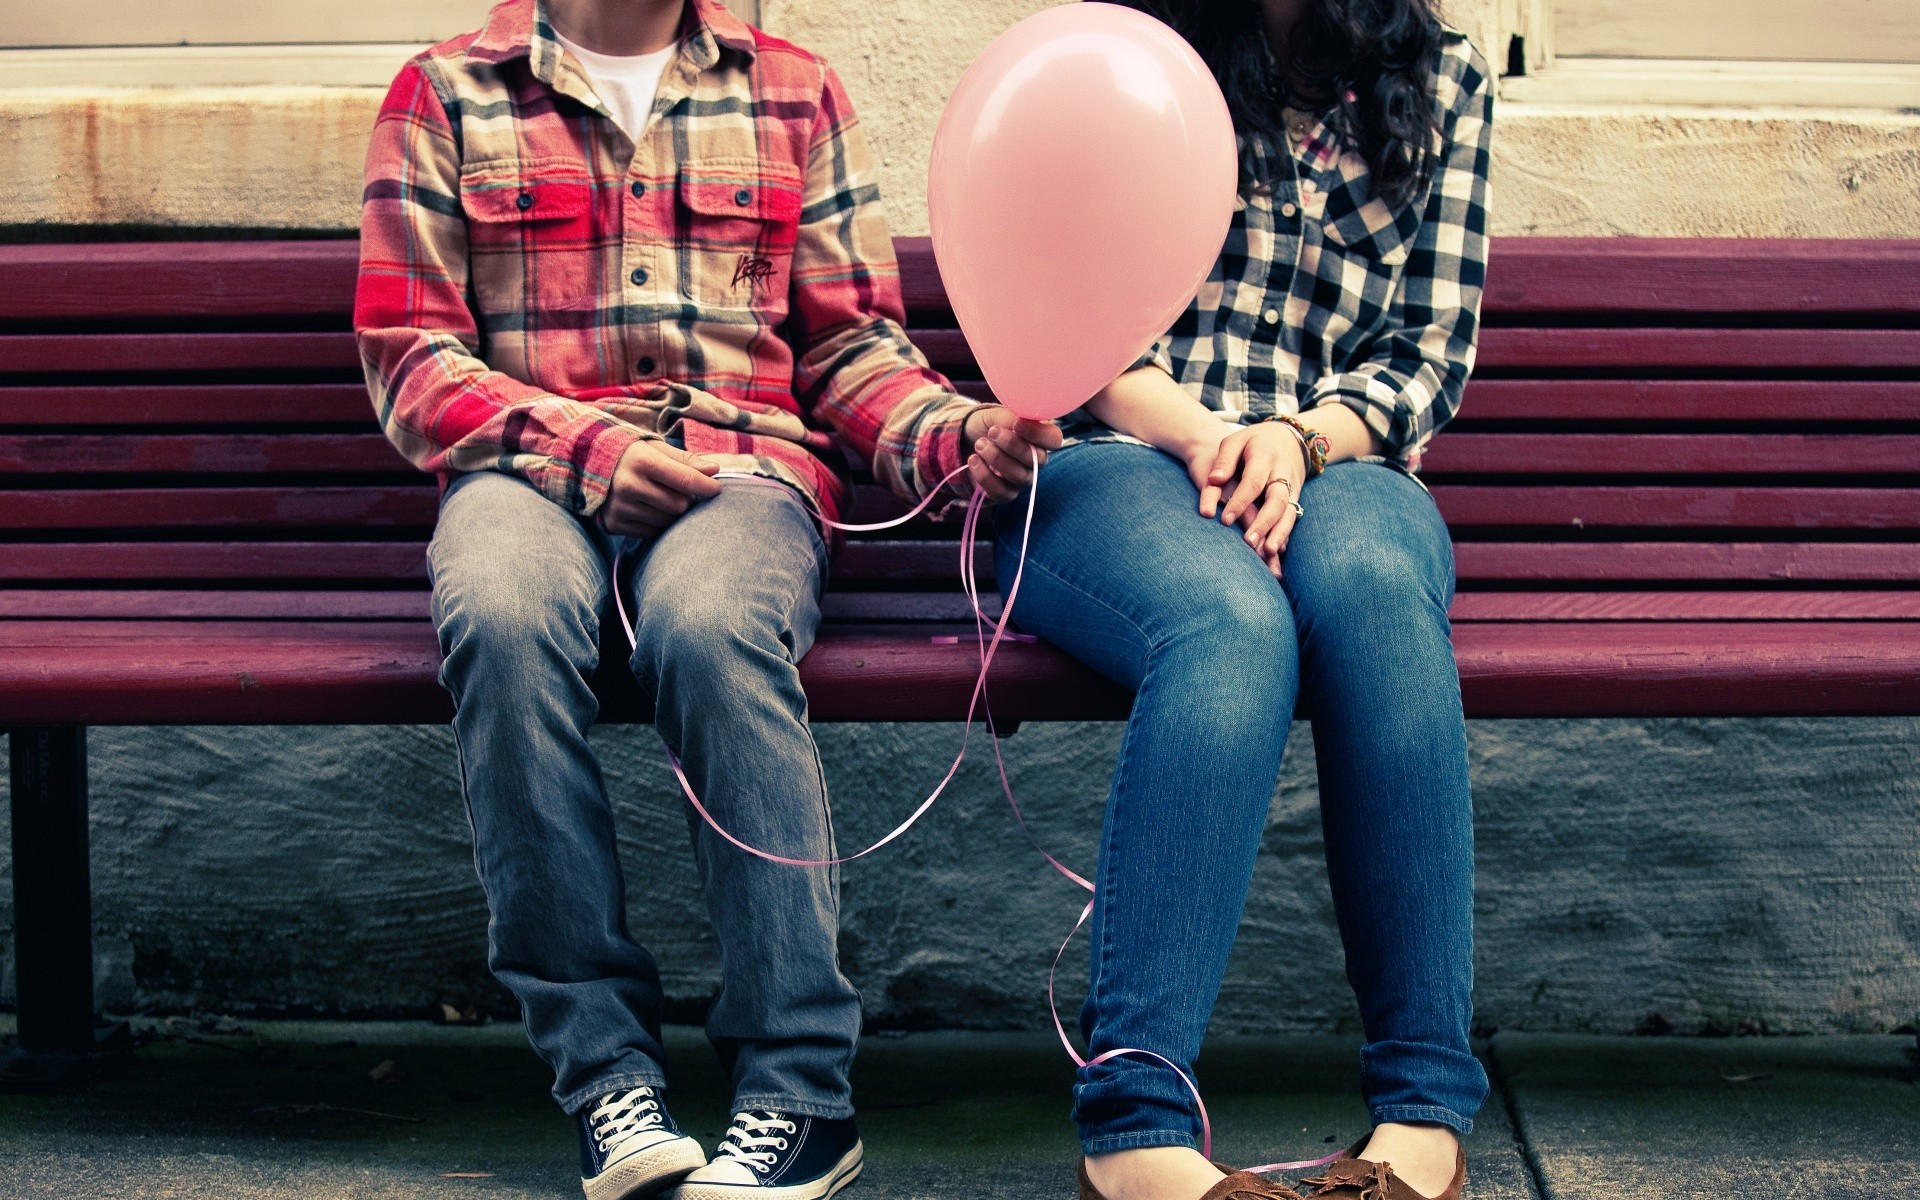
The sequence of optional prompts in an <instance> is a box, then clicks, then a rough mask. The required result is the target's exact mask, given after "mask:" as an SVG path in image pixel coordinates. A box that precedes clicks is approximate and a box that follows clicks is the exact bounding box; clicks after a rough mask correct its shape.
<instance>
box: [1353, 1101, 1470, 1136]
mask: <svg viewBox="0 0 1920 1200" xmlns="http://www.w3.org/2000/svg"><path fill="white" fill-rule="evenodd" d="M1367 1115H1368V1116H1370V1117H1372V1118H1373V1123H1374V1124H1375V1125H1386V1124H1388V1123H1393V1124H1396V1125H1444V1126H1446V1127H1447V1128H1448V1129H1451V1130H1453V1131H1454V1132H1455V1133H1457V1134H1459V1135H1460V1136H1461V1137H1466V1136H1467V1135H1468V1134H1470V1133H1472V1132H1473V1118H1472V1117H1463V1116H1461V1115H1460V1114H1459V1113H1457V1112H1454V1111H1453V1110H1452V1109H1448V1108H1435V1107H1433V1106H1432V1105H1427V1104H1389V1105H1386V1106H1384V1107H1381V1108H1376V1109H1372V1110H1371V1111H1369V1112H1368V1114H1367Z"/></svg>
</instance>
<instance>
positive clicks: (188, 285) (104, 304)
mask: <svg viewBox="0 0 1920 1200" xmlns="http://www.w3.org/2000/svg"><path fill="white" fill-rule="evenodd" d="M359 262H360V244H359V241H358V239H340V240H332V241H307V242H295V241H272V242H266V241H261V242H99V243H73V244H65V245H20V246H7V247H4V248H0V320H40V321H48V320H62V319H66V320H88V321H92V320H103V319H105V320H112V319H123V320H124V319H128V318H140V317H148V318H153V317H161V318H169V319H171V318H178V317H258V316H272V317H298V316H325V315H335V314H341V315H344V314H345V313H346V312H347V311H349V310H350V309H351V308H352V306H353V288H354V279H355V276H356V275H357V274H358V269H359ZM53 280H57V281H58V285H57V286H49V281H53Z"/></svg>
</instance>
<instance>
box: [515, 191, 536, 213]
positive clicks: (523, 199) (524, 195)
mask: <svg viewBox="0 0 1920 1200" xmlns="http://www.w3.org/2000/svg"><path fill="white" fill-rule="evenodd" d="M514 203H515V204H517V205H519V206H520V211H521V212H525V211H527V210H528V209H530V208H532V207H533V193H532V192H521V193H520V196H519V198H518V199H516V200H515V201H514Z"/></svg>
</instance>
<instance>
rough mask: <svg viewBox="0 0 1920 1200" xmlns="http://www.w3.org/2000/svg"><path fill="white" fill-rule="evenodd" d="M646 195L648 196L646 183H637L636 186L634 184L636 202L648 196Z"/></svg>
mask: <svg viewBox="0 0 1920 1200" xmlns="http://www.w3.org/2000/svg"><path fill="white" fill-rule="evenodd" d="M646 194H647V185H646V184H644V183H636V184H634V185H633V195H634V199H636V200H637V199H639V198H640V197H642V196H644V195H646Z"/></svg>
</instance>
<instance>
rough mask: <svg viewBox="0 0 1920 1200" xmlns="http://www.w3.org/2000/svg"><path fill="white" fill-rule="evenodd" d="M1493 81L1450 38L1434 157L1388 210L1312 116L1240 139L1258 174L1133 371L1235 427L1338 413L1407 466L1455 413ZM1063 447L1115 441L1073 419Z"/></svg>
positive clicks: (1358, 164) (1475, 298)
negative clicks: (1182, 304)
mask: <svg viewBox="0 0 1920 1200" xmlns="http://www.w3.org/2000/svg"><path fill="white" fill-rule="evenodd" d="M1492 84H1493V81H1492V78H1491V74H1490V72H1489V71H1488V69H1487V64H1486V62H1485V60H1483V59H1482V58H1481V57H1480V55H1479V54H1478V53H1476V52H1475V50H1474V48H1473V46H1472V44H1471V43H1469V42H1468V41H1467V39H1466V38H1465V37H1464V36H1462V35H1460V34H1458V33H1454V32H1451V31H1449V32H1448V34H1447V35H1446V38H1445V41H1444V43H1443V45H1442V47H1441V54H1440V62H1439V67H1438V71H1437V78H1436V86H1437V92H1438V94H1437V97H1436V98H1437V100H1438V102H1439V104H1440V106H1441V108H1442V110H1443V111H1444V113H1445V116H1444V118H1443V120H1442V137H1443V141H1442V145H1441V150H1440V156H1439V160H1438V163H1437V167H1436V171H1435V174H1434V178H1433V182H1432V184H1431V185H1430V187H1429V189H1428V190H1427V192H1426V193H1425V194H1424V195H1423V196H1420V197H1416V198H1415V199H1414V200H1413V201H1411V202H1409V203H1406V204H1403V205H1401V206H1399V207H1397V208H1396V207H1392V206H1389V205H1388V204H1387V203H1386V201H1384V200H1382V199H1381V198H1379V197H1377V196H1375V195H1374V194H1373V187H1372V182H1371V179H1370V176H1369V172H1368V170H1367V165H1366V162H1365V160H1364V159H1362V158H1361V157H1360V155H1359V153H1358V152H1357V151H1355V150H1354V149H1353V148H1352V147H1351V146H1349V145H1347V144H1346V143H1344V142H1343V141H1342V139H1341V138H1340V137H1339V135H1337V134H1335V133H1334V132H1333V131H1332V130H1331V129H1329V128H1328V127H1327V126H1326V125H1325V124H1324V123H1323V122H1322V121H1320V120H1319V119H1318V118H1317V117H1314V116H1311V115H1308V114H1303V113H1291V112H1290V113H1289V114H1288V118H1289V120H1288V127H1289V129H1290V131H1291V133H1292V135H1293V136H1292V138H1291V141H1292V143H1293V144H1292V146H1291V149H1292V153H1291V154H1287V155H1279V156H1277V158H1276V157H1275V152H1274V149H1273V147H1271V146H1270V145H1269V144H1268V143H1267V141H1266V140H1265V139H1264V138H1258V137H1255V138H1253V139H1249V140H1246V141H1243V145H1242V152H1243V153H1244V154H1246V155H1248V156H1249V158H1250V159H1251V162H1252V165H1253V167H1254V168H1255V169H1254V170H1253V171H1251V172H1249V174H1250V175H1251V177H1252V178H1255V179H1265V180H1268V181H1270V183H1269V184H1267V185H1264V186H1250V185H1249V184H1248V183H1247V182H1246V181H1245V180H1244V179H1243V182H1242V193H1243V194H1242V195H1241V196H1240V198H1239V200H1238V201H1236V211H1235V213H1234V216H1233V225H1232V228H1231V229H1230V230H1229V232H1228V234H1227V241H1226V245H1225V246H1224V247H1223V248H1222V249H1221V252H1220V258H1219V261H1217V262H1216V263H1215V264H1214V267H1213V272H1212V274H1210V275H1209V276H1208V277H1207V281H1206V282H1205V283H1203V284H1202V285H1201V286H1200V292H1199V295H1198V296H1197V297H1196V298H1195V299H1194V302H1193V303H1192V304H1191V305H1190V306H1189V307H1188V308H1187V311H1186V312H1185V313H1184V314H1183V315H1182V316H1181V317H1180V319H1179V320H1178V321H1177V322H1176V323H1175V324H1174V327H1173V328H1172V329H1170V330H1168V331H1167V333H1166V334H1165V335H1163V336H1162V337H1161V338H1160V339H1159V340H1158V341H1157V342H1156V343H1155V344H1154V346H1153V348H1152V350H1151V351H1149V352H1148V354H1147V356H1146V357H1145V358H1143V359H1142V365H1145V364H1148V363H1151V364H1154V365H1157V366H1159V367H1160V368H1161V369H1163V370H1165V371H1166V372H1167V373H1168V374H1169V375H1172V376H1173V378H1174V379H1175V380H1177V381H1178V382H1179V383H1180V384H1181V385H1182V386H1183V387H1185V388H1186V389H1187V391H1189V392H1191V393H1192V394H1193V395H1194V396H1196V397H1198V398H1199V400H1200V402H1201V403H1203V404H1205V405H1206V406H1207V407H1208V408H1211V409H1213V410H1214V411H1215V412H1217V413H1219V414H1220V415H1221V417H1222V418H1224V419H1226V420H1229V421H1236V422H1250V421H1256V420H1260V419H1262V418H1264V417H1266V416H1268V415H1270V414H1272V413H1274V412H1276V411H1279V412H1290V413H1297V412H1303V411H1305V410H1307V409H1311V408H1315V407H1318V406H1319V405H1322V404H1328V403H1336V404H1345V405H1347V406H1348V407H1349V408H1352V409H1353V410H1354V411H1355V412H1357V413H1358V414H1360V416H1361V418H1362V419H1363V420H1365V421H1366V423H1367V425H1368V427H1369V428H1371V429H1372V430H1373V431H1374V432H1375V433H1376V434H1378V435H1379V437H1380V439H1381V440H1382V441H1383V442H1384V443H1385V445H1386V447H1387V450H1386V453H1387V456H1388V458H1390V459H1391V460H1393V461H1395V462H1397V463H1398V464H1400V465H1402V466H1404V467H1406V468H1407V469H1409V470H1413V469H1417V468H1418V466H1419V459H1420V451H1421V448H1422V447H1423V446H1425V445H1426V443H1427V442H1428V441H1430V440H1431V439H1432V437H1433V435H1434V434H1435V433H1436V432H1438V431H1439V429H1440V427H1441V426H1442V425H1445V424H1446V423H1447V421H1448V420H1449V419H1451V418H1452V416H1453V414H1454V412H1455V411H1456V410H1457V409H1458V408H1459V406H1460V393H1461V389H1462V388H1463V387H1464V386H1465V384H1466V381H1467V374H1468V372H1469V371H1471V370H1472V369H1473V359H1474V346H1475V342H1476V340H1477V339H1478V337H1479V329H1480V292H1481V287H1482V284H1483V282H1484V280H1485V277H1486V263H1487V170H1488V154H1489V142H1490V140H1491V134H1492V116H1493V86H1492ZM1062 424H1063V426H1064V428H1065V430H1066V432H1067V434H1068V438H1069V440H1081V441H1086V440H1100V439H1103V438H1113V437H1115V436H1116V435H1115V434H1114V433H1113V431H1112V430H1110V429H1107V428H1106V427H1105V426H1103V425H1101V424H1099V423H1098V422H1096V421H1094V420H1093V419H1092V418H1091V417H1089V416H1087V415H1086V413H1085V412H1084V411H1082V412H1078V413H1075V414H1073V415H1072V416H1070V417H1068V418H1067V419H1066V420H1065V421H1064V422H1063V423H1062Z"/></svg>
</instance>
